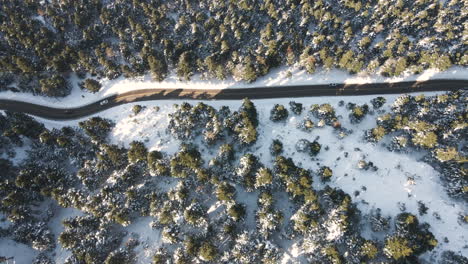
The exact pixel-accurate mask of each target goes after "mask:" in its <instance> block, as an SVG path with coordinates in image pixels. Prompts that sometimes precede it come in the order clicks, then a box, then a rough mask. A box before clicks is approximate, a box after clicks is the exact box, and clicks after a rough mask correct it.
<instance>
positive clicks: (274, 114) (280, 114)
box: [270, 104, 288, 122]
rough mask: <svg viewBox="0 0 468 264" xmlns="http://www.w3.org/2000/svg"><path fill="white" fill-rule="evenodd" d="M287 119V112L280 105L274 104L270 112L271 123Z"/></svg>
mask: <svg viewBox="0 0 468 264" xmlns="http://www.w3.org/2000/svg"><path fill="white" fill-rule="evenodd" d="M286 118H288V110H287V109H286V108H285V107H284V106H283V105H280V104H275V106H274V107H273V109H271V111H270V120H271V121H273V122H279V121H283V120H285V119H286Z"/></svg>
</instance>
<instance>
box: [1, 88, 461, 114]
mask: <svg viewBox="0 0 468 264" xmlns="http://www.w3.org/2000/svg"><path fill="white" fill-rule="evenodd" d="M467 88H468V80H430V81H424V82H398V83H374V84H346V85H345V84H337V85H336V86H330V85H298V86H281V87H258V88H244V89H216V90H214V89H211V90H200V89H144V90H135V91H131V92H126V93H122V94H118V95H112V96H109V97H106V98H103V99H101V100H99V101H97V102H94V103H91V104H88V105H84V106H80V107H76V108H68V109H64V108H53V107H47V106H42V105H36V104H32V103H27V102H21V101H15V100H3V99H0V110H8V111H13V112H22V113H26V114H30V115H34V116H38V117H42V118H46V119H52V120H70V119H77V118H81V117H86V116H89V115H92V114H95V113H98V112H100V111H103V110H106V109H109V108H111V107H115V106H118V105H122V104H126V103H130V102H139V101H150V100H168V99H171V100H188V99H198V100H240V99H243V98H245V97H248V98H250V99H267V98H297V97H312V96H351V95H370V94H376V95H377V94H401V93H414V92H432V91H454V90H459V89H467ZM31 96H32V95H31ZM104 100H107V101H108V103H106V104H102V105H101V102H102V101H104Z"/></svg>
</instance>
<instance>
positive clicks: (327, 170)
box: [318, 166, 333, 182]
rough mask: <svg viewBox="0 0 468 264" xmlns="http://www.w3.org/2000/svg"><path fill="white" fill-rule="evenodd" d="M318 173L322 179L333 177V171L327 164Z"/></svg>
mask: <svg viewBox="0 0 468 264" xmlns="http://www.w3.org/2000/svg"><path fill="white" fill-rule="evenodd" d="M318 174H319V175H320V178H321V179H322V181H324V182H325V181H329V180H330V179H331V177H332V176H333V171H332V170H331V169H330V168H329V167H327V166H322V167H321V168H320V170H319V173H318Z"/></svg>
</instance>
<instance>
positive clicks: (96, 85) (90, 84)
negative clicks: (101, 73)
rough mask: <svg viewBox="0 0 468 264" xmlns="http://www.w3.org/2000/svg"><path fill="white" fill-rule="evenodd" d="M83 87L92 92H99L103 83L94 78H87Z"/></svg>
mask: <svg viewBox="0 0 468 264" xmlns="http://www.w3.org/2000/svg"><path fill="white" fill-rule="evenodd" d="M82 87H83V88H84V89H86V90H88V92H91V93H97V92H99V90H100V89H101V87H102V86H101V83H100V82H98V81H96V80H94V79H86V80H85V81H84V82H83V83H82Z"/></svg>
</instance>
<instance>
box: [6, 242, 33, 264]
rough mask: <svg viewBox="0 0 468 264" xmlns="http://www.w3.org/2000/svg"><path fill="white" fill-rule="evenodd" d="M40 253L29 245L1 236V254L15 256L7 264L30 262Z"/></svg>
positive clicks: (28, 263) (25, 263) (26, 263)
mask: <svg viewBox="0 0 468 264" xmlns="http://www.w3.org/2000/svg"><path fill="white" fill-rule="evenodd" d="M38 253H39V252H38V251H36V250H34V249H32V248H31V247H29V246H27V245H24V244H20V243H16V242H15V241H13V240H11V239H5V238H0V256H5V257H7V258H10V257H14V259H13V260H10V262H7V264H9V263H14V264H30V263H32V262H33V260H34V258H35V257H36V256H37V254H38Z"/></svg>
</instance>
